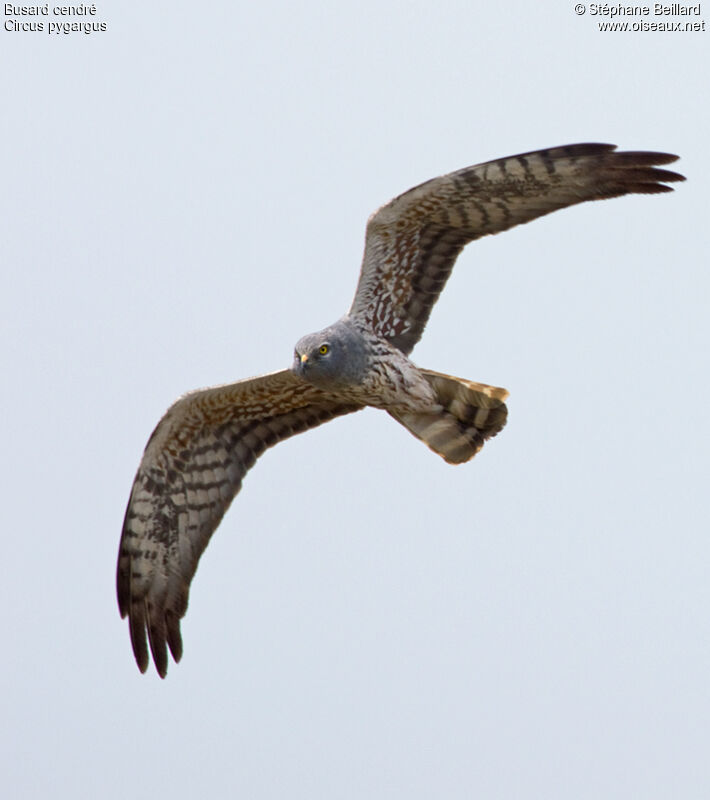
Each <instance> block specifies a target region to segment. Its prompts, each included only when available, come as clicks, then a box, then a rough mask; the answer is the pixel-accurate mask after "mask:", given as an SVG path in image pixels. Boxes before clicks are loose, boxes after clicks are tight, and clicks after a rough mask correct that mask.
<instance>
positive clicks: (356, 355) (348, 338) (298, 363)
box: [291, 318, 370, 390]
mask: <svg viewBox="0 0 710 800" xmlns="http://www.w3.org/2000/svg"><path fill="white" fill-rule="evenodd" d="M369 363H370V358H369V349H368V346H367V341H366V340H365V337H364V336H363V335H362V333H361V332H360V331H359V330H358V329H357V328H356V327H355V326H354V325H353V324H352V322H350V320H348V319H345V318H343V319H340V320H338V321H337V322H336V323H334V324H333V325H329V326H328V327H327V328H324V329H323V330H322V331H318V332H317V333H309V334H308V335H307V336H304V337H303V338H301V339H299V340H298V342H297V344H296V348H295V350H294V354H293V366H292V367H291V372H293V373H294V374H295V375H298V376H299V377H300V378H303V379H304V380H306V381H308V382H309V383H312V384H313V385H314V386H318V387H319V388H320V389H336V390H337V389H343V388H346V387H349V386H360V385H361V383H362V380H363V378H364V377H365V375H366V373H367V370H368V367H369Z"/></svg>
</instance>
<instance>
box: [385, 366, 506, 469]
mask: <svg viewBox="0 0 710 800" xmlns="http://www.w3.org/2000/svg"><path fill="white" fill-rule="evenodd" d="M421 372H422V375H423V376H424V377H425V378H426V379H427V380H428V381H429V383H430V385H431V387H432V388H433V389H434V392H435V393H436V396H437V400H438V401H439V403H440V404H441V406H442V408H441V410H437V411H427V412H416V411H408V412H404V413H393V412H391V411H390V412H389V413H390V414H391V415H392V416H393V417H394V418H395V419H396V420H397V422H400V423H401V424H402V425H404V427H405V428H407V430H409V431H410V432H411V433H413V434H414V435H415V436H416V437H417V439H421V440H422V441H423V442H424V443H425V444H426V445H428V446H429V447H430V448H431V449H432V450H433V451H434V452H435V453H438V454H439V455H440V456H441V457H442V458H443V459H444V460H445V461H448V463H449V464H462V463H464V462H465V461H470V459H472V458H473V457H474V456H475V455H476V453H477V452H478V451H479V450H480V449H481V448H482V447H483V443H484V442H485V441H486V439H490V438H491V437H492V436H495V435H496V434H497V433H498V432H499V431H501V430H502V429H503V426H504V425H505V421H506V418H507V416H508V409H507V407H506V405H505V403H504V402H503V401H504V400H505V399H506V397H507V396H508V392H507V391H506V390H505V389H499V388H497V387H495V386H487V385H486V384H485V383H475V382H474V381H467V380H465V379H464V378H454V377H452V376H451V375H443V374H442V373H440V372H432V371H431V370H426V369H423V370H421Z"/></svg>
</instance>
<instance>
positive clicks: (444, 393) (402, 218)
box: [117, 144, 684, 677]
mask: <svg viewBox="0 0 710 800" xmlns="http://www.w3.org/2000/svg"><path fill="white" fill-rule="evenodd" d="M676 159H677V156H674V155H670V154H668V153H650V152H617V151H616V147H615V146H614V145H609V144H574V145H568V146H565V147H553V148H551V149H548V150H538V151H535V152H530V153H523V154H521V155H517V156H510V157H509V158H502V159H499V160H497V161H488V162H486V163H484V164H477V165H475V166H472V167H466V168H465V169H461V170H458V171H456V172H451V173H449V174H448V175H442V176H441V177H438V178H434V179H433V180H430V181H427V182H426V183H422V184H421V185H419V186H416V187H414V188H413V189H410V190H409V191H408V192H405V193H404V194H401V195H399V196H398V197H395V198H394V200H391V201H390V202H389V203H387V204H386V205H384V206H383V207H382V208H380V209H379V210H378V211H376V212H375V213H374V214H373V215H372V216H371V217H370V219H369V221H368V223H367V232H366V237H365V254H364V258H363V262H362V267H361V270H360V279H359V281H358V285H357V289H356V292H355V299H354V300H353V303H352V306H351V307H350V310H349V311H348V312H347V314H345V316H343V317H341V318H340V319H339V320H338V321H337V322H335V323H334V324H332V325H330V326H329V327H327V328H325V329H324V330H322V331H319V332H318V333H312V334H309V335H308V336H304V337H303V338H302V339H301V340H300V341H298V342H297V343H296V348H295V351H294V354H293V363H292V365H291V367H290V368H289V369H285V370H281V371H279V372H272V373H270V374H267V375H262V376H260V377H257V378H249V379H247V380H243V381H238V382H237V383H232V384H228V385H224V386H216V387H213V388H210V389H203V390H200V391H196V392H191V393H190V394H187V395H185V396H184V397H181V398H180V399H179V400H177V401H176V402H175V403H174V404H173V405H172V406H171V407H170V408H169V409H168V411H167V412H166V414H165V415H164V416H163V418H162V419H161V420H160V422H159V423H158V425H157V427H156V428H155V430H154V431H153V433H152V435H151V437H150V439H149V440H148V444H147V445H146V448H145V451H144V453H143V458H142V460H141V463H140V466H139V467H138V472H137V474H136V477H135V480H134V482H133V489H132V491H131V496H130V499H129V501H128V508H127V509H126V516H125V520H124V523H123V533H122V536H121V543H120V549H119V557H118V570H117V590H118V605H119V610H120V613H121V616H122V617H126V616H127V617H128V621H129V628H130V636H131V642H132V645H133V652H134V655H135V658H136V661H137V663H138V667H139V668H140V670H141V672H145V671H146V669H147V668H148V664H149V661H150V658H149V653H148V645H150V652H151V653H152V655H153V661H154V662H155V667H156V669H157V671H158V674H159V675H160V676H161V677H165V675H166V673H167V669H168V648H169V649H170V652H171V653H172V656H173V658H174V660H175V661H176V662H177V661H179V660H180V658H181V656H182V637H181V634H180V620H181V618H182V617H183V616H184V615H185V612H186V611H187V603H188V593H189V589H190V582H191V581H192V578H193V576H194V574H195V571H196V569H197V564H198V562H199V560H200V557H201V555H202V553H203V552H204V550H205V547H206V546H207V543H208V542H209V539H210V536H211V535H212V533H213V532H214V530H215V528H216V527H217V525H218V524H219V522H220V520H221V519H222V517H223V516H224V514H225V512H226V511H227V508H228V507H229V505H230V503H231V502H232V500H233V499H234V497H235V495H236V494H237V492H238V491H239V489H240V488H241V485H242V480H243V478H244V476H245V475H246V473H247V471H248V470H249V469H250V467H251V466H252V465H253V464H254V462H255V461H256V460H257V458H258V457H259V456H260V455H261V454H262V453H263V452H264V451H265V450H266V449H267V448H268V447H271V446H272V445H275V444H276V443H277V442H280V441H282V440H283V439H286V438H288V437H289V436H293V435H294V434H297V433H301V432H303V431H305V430H308V429H309V428H314V427H316V426H317V425H321V424H322V423H324V422H327V421H328V420H331V419H334V418H335V417H339V416H341V415H343V414H350V413H352V412H354V411H359V410H360V409H362V408H364V407H365V406H372V407H374V408H380V409H384V410H385V411H387V412H388V413H389V414H390V416H392V417H393V418H394V419H395V420H397V422H399V423H400V424H401V425H403V426H404V427H405V428H407V429H408V430H409V431H410V432H411V433H412V434H414V436H416V437H417V438H418V439H421V440H422V441H423V442H424V443H425V444H426V445H428V446H429V447H430V448H431V449H432V450H433V451H434V452H435V453H438V454H439V455H440V456H441V457H442V458H444V459H445V460H446V461H447V462H449V463H450V464H461V463H464V462H466V461H469V460H470V459H471V458H473V457H474V456H475V455H476V453H477V452H478V451H479V450H480V449H481V447H482V446H483V443H484V442H485V441H486V439H489V438H490V437H492V436H495V435H496V434H497V433H498V432H499V431H500V430H501V429H502V428H503V426H504V425H505V421H506V415H507V408H506V406H505V402H504V401H505V399H506V397H507V396H508V392H507V391H506V390H505V389H500V388H496V387H494V386H487V385H486V384H483V383H475V382H474V381H469V380H465V379H463V378H455V377H452V376H450V375H444V374H442V373H439V372H434V371H432V370H427V369H422V368H420V367H417V366H416V365H415V364H414V363H413V362H412V361H410V359H409V357H408V356H409V353H410V352H411V351H412V348H413V347H414V345H415V344H416V343H417V342H418V341H419V339H420V337H421V335H422V333H423V331H424V327H425V326H426V323H427V320H428V319H429V314H430V313H431V310H432V307H433V306H434V303H435V302H436V301H437V299H438V297H439V294H440V293H441V290H442V289H443V288H444V285H445V283H446V281H447V279H448V277H449V275H450V274H451V270H452V269H453V266H454V262H455V261H456V258H457V256H458V255H459V253H460V252H461V250H463V248H464V247H465V245H467V244H468V243H469V242H472V241H473V240H474V239H478V238H480V237H481V236H486V235H488V234H492V233H498V232H500V231H505V230H508V228H512V227H513V226H515V225H519V224H521V223H523V222H529V221H530V220H533V219H536V218H537V217H541V216H543V215H544V214H549V213H550V212H552V211H556V210H557V209H560V208H566V207H567V206H572V205H575V204H576V203H583V202H586V201H587V200H603V199H605V198H609V197H620V196H621V195H625V194H660V193H661V192H670V191H672V188H671V187H670V186H666V185H665V184H667V183H672V182H674V181H682V180H684V178H683V176H682V175H679V174H678V173H676V172H671V171H669V170H666V169H661V168H660V166H661V165H665V164H669V163H671V162H673V161H675V160H676ZM146 635H147V637H146Z"/></svg>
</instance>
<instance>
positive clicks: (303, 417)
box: [116, 370, 361, 677]
mask: <svg viewBox="0 0 710 800" xmlns="http://www.w3.org/2000/svg"><path fill="white" fill-rule="evenodd" d="M360 408H361V406H359V405H354V404H352V403H346V402H343V400H342V399H339V398H338V397H337V396H336V395H332V394H329V393H327V392H324V391H321V390H320V389H317V388H316V387H314V386H312V385H311V384H309V383H306V382H305V381H303V380H302V379H301V378H298V377H297V376H295V375H293V374H292V373H291V372H290V371H288V370H283V371H281V372H274V373H271V374H270V375H263V376H261V377H258V378H251V379H249V380H245V381H240V382H238V383H233V384H229V385H225V386H217V387H214V388H211V389H204V390H201V391H197V392H193V393H191V394H188V395H185V396H184V397H182V398H181V399H179V400H178V401H177V402H176V403H175V404H174V405H173V406H172V407H171V408H170V409H169V410H168V411H167V413H166V414H165V416H164V417H163V418H162V419H161V420H160V422H159V423H158V425H157V427H156V428H155V430H154V431H153V434H152V436H151V437H150V439H149V441H148V444H147V445H146V448H145V452H144V454H143V459H142V461H141V463H140V466H139V467H138V472H137V474H136V477H135V481H134V483H133V489H132V491H131V496H130V499H129V501H128V508H127V509H126V516H125V520H124V523H123V534H122V536H121V545H120V550H119V557H118V570H117V581H116V583H117V590H118V605H119V610H120V612H121V616H122V617H125V616H128V620H129V627H130V634H131V642H132V645H133V652H134V654H135V657H136V661H137V663H138V666H139V668H140V670H141V672H145V670H146V669H147V667H148V663H149V656H148V648H147V643H146V632H147V634H148V639H149V641H150V650H151V652H152V654H153V660H154V662H155V666H156V669H157V671H158V673H159V674H160V676H161V677H165V674H166V672H167V667H168V655H167V647H166V645H167V646H169V647H170V651H171V653H172V655H173V658H174V659H175V660H176V661H178V660H179V659H180V656H181V655H182V639H181V636H180V619H181V618H182V617H183V616H184V614H185V612H186V610H187V601H188V593H189V589H190V581H191V580H192V578H193V576H194V574H195V570H196V569H197V564H198V562H199V560H200V556H201V555H202V553H203V551H204V549H205V547H206V546H207V543H208V542H209V539H210V536H211V535H212V533H213V532H214V530H215V528H216V527H217V525H218V524H219V522H220V520H221V519H222V517H223V516H224V513H225V511H226V510H227V508H228V507H229V504H230V503H231V502H232V500H233V498H234V497H235V495H236V494H237V492H238V491H239V489H240V488H241V484H242V479H243V478H244V475H245V474H246V473H247V471H248V470H249V468H250V467H251V466H252V465H253V464H254V462H255V461H256V459H257V458H258V457H259V456H260V455H261V454H262V453H263V452H264V450H266V449H267V448H268V447H271V446H272V445H274V444H276V443H277V442H280V441H282V440H283V439H286V438H288V437H289V436H293V435H294V434H296V433H301V432H302V431H305V430H308V429H309V428H314V427H316V426H317V425H320V424H322V423H323V422H327V421H328V420H331V419H333V418H334V417H337V416H340V415H342V414H348V413H350V412H352V411H357V410H358V409H360Z"/></svg>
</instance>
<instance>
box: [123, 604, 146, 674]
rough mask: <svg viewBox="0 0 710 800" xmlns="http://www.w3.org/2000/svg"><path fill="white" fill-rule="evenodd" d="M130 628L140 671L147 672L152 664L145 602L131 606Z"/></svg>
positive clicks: (134, 653)
mask: <svg viewBox="0 0 710 800" xmlns="http://www.w3.org/2000/svg"><path fill="white" fill-rule="evenodd" d="M128 628H129V631H130V635H131V645H132V646H133V655H134V656H135V659H136V664H138V669H139V670H140V671H141V672H145V671H146V670H147V669H148V664H149V663H150V661H149V658H148V643H147V641H146V635H145V609H144V606H143V602H142V601H139V602H136V603H132V604H131V611H130V614H129V615H128Z"/></svg>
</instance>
